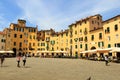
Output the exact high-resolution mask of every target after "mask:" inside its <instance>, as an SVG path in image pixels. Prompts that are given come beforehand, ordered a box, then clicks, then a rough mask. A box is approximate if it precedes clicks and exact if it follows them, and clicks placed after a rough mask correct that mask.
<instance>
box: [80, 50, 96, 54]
mask: <svg viewBox="0 0 120 80" xmlns="http://www.w3.org/2000/svg"><path fill="white" fill-rule="evenodd" d="M96 52H97V50H96V49H95V50H88V51H82V52H80V53H96Z"/></svg>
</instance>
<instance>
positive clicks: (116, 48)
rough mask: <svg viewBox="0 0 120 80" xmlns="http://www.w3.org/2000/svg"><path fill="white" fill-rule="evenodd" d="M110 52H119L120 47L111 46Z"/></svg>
mask: <svg viewBox="0 0 120 80" xmlns="http://www.w3.org/2000/svg"><path fill="white" fill-rule="evenodd" d="M110 52H120V48H118V47H113V48H112V50H111V51H110Z"/></svg>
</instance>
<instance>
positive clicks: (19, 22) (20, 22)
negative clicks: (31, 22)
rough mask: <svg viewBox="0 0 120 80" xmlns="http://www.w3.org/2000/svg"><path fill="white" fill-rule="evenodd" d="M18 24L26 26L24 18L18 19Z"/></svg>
mask: <svg viewBox="0 0 120 80" xmlns="http://www.w3.org/2000/svg"><path fill="white" fill-rule="evenodd" d="M18 26H20V27H25V26H26V20H22V19H18Z"/></svg>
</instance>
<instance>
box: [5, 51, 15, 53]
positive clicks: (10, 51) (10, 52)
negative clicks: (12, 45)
mask: <svg viewBox="0 0 120 80" xmlns="http://www.w3.org/2000/svg"><path fill="white" fill-rule="evenodd" d="M5 53H14V52H13V51H5Z"/></svg>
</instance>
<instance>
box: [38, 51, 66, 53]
mask: <svg viewBox="0 0 120 80" xmlns="http://www.w3.org/2000/svg"><path fill="white" fill-rule="evenodd" d="M37 53H67V51H37Z"/></svg>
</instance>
